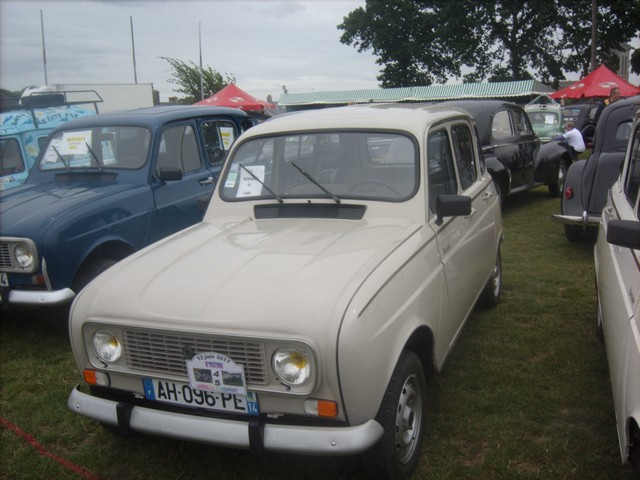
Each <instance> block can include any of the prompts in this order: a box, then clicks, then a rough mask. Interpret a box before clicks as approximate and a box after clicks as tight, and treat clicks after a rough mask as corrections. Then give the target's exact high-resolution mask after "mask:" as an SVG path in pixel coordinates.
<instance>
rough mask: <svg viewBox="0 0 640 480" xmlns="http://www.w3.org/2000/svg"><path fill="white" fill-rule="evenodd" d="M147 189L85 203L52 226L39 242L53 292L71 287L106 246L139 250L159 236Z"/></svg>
mask: <svg viewBox="0 0 640 480" xmlns="http://www.w3.org/2000/svg"><path fill="white" fill-rule="evenodd" d="M153 209H154V204H153V197H152V195H151V191H150V190H149V189H148V187H146V186H145V187H144V188H140V189H134V190H132V191H130V192H128V194H127V195H119V196H117V197H116V198H114V196H109V197H104V198H101V199H99V200H96V201H94V202H86V203H84V204H82V205H80V206H78V208H77V209H75V210H74V211H73V212H69V213H68V214H66V215H62V216H60V217H58V218H57V219H56V221H55V222H52V223H51V224H50V225H49V226H48V228H47V230H46V231H45V232H44V234H43V235H42V238H41V240H40V250H41V251H40V254H41V257H42V258H43V259H44V260H45V261H46V264H47V273H48V278H49V281H50V283H51V286H52V288H53V289H60V288H66V287H70V286H71V284H72V283H73V281H74V279H75V277H76V274H77V272H78V270H79V268H80V267H81V265H82V264H83V263H84V262H85V261H86V259H87V258H89V257H90V256H91V255H92V254H93V253H94V252H95V251H97V249H99V248H100V247H101V246H103V245H105V244H107V243H113V242H115V243H119V244H121V245H122V246H125V245H126V246H127V247H128V248H130V249H131V250H134V251H135V250H138V249H140V248H142V247H143V246H145V245H147V244H149V243H151V241H153V240H154V239H155V237H156V236H157V232H158V224H157V218H156V215H155V213H153V212H151V211H152V210H153Z"/></svg>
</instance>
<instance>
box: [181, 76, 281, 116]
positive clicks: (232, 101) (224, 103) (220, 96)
mask: <svg viewBox="0 0 640 480" xmlns="http://www.w3.org/2000/svg"><path fill="white" fill-rule="evenodd" d="M194 105H209V106H216V107H233V108H239V109H240V110H262V109H263V108H275V105H274V104H272V103H269V102H265V101H263V100H260V99H257V98H255V97H253V96H251V95H249V94H248V93H247V92H245V91H243V90H241V89H240V88H238V87H237V86H236V84H235V83H230V84H229V85H227V86H226V87H224V88H223V89H222V90H220V91H219V92H218V93H216V94H215V95H212V96H211V97H209V98H205V99H204V100H200V101H199V102H196V103H194Z"/></svg>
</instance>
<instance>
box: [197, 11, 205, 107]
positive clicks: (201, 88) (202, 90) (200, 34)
mask: <svg viewBox="0 0 640 480" xmlns="http://www.w3.org/2000/svg"><path fill="white" fill-rule="evenodd" d="M200 25H201V23H200V22H198V44H199V46H200V100H204V80H203V78H202V33H201V31H200Z"/></svg>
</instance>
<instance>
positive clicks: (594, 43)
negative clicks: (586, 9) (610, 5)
mask: <svg viewBox="0 0 640 480" xmlns="http://www.w3.org/2000/svg"><path fill="white" fill-rule="evenodd" d="M597 49H598V0H591V71H592V72H593V71H594V70H595V69H596V50H597Z"/></svg>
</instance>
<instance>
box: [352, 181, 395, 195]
mask: <svg viewBox="0 0 640 480" xmlns="http://www.w3.org/2000/svg"><path fill="white" fill-rule="evenodd" d="M368 184H370V185H380V186H382V187H384V188H386V189H387V190H389V191H390V192H392V193H393V194H394V195H395V196H396V197H398V198H400V197H402V195H401V194H400V192H399V191H398V190H396V189H395V188H394V187H392V186H391V185H389V184H388V183H384V182H381V181H380V180H363V181H362V182H358V183H356V184H355V185H352V186H351V187H350V188H349V190H348V191H347V193H352V192H353V191H354V190H357V189H358V188H360V187H361V186H362V185H368Z"/></svg>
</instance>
